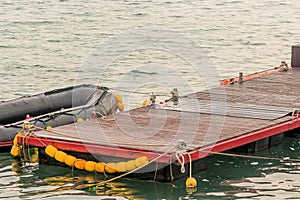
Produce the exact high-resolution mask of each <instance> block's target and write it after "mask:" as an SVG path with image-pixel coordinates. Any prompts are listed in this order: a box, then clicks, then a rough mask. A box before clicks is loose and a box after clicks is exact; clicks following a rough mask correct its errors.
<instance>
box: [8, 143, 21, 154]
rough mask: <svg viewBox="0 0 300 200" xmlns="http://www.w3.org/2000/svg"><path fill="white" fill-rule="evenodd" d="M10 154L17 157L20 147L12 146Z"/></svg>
mask: <svg viewBox="0 0 300 200" xmlns="http://www.w3.org/2000/svg"><path fill="white" fill-rule="evenodd" d="M10 154H11V155H13V156H14V157H17V156H19V155H20V154H21V147H20V146H18V145H13V146H12V148H11V150H10Z"/></svg>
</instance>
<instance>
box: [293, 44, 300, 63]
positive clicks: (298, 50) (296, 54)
mask: <svg viewBox="0 0 300 200" xmlns="http://www.w3.org/2000/svg"><path fill="white" fill-rule="evenodd" d="M291 66H292V67H300V44H298V45H293V46H292V60H291Z"/></svg>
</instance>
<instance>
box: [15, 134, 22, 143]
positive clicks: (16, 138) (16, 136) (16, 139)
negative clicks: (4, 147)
mask: <svg viewBox="0 0 300 200" xmlns="http://www.w3.org/2000/svg"><path fill="white" fill-rule="evenodd" d="M21 135H22V134H21V133H17V134H16V135H15V137H14V142H13V143H14V145H18V137H19V136H21Z"/></svg>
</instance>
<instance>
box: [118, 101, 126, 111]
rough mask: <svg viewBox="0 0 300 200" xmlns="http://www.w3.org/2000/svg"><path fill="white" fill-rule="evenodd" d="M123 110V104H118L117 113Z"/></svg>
mask: <svg viewBox="0 0 300 200" xmlns="http://www.w3.org/2000/svg"><path fill="white" fill-rule="evenodd" d="M124 108H125V106H124V104H123V103H118V109H119V111H121V112H122V111H123V110H124Z"/></svg>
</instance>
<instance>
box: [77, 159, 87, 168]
mask: <svg viewBox="0 0 300 200" xmlns="http://www.w3.org/2000/svg"><path fill="white" fill-rule="evenodd" d="M85 163H86V160H84V159H77V160H75V163H74V166H75V167H76V168H77V169H81V170H83V169H84V168H85Z"/></svg>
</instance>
